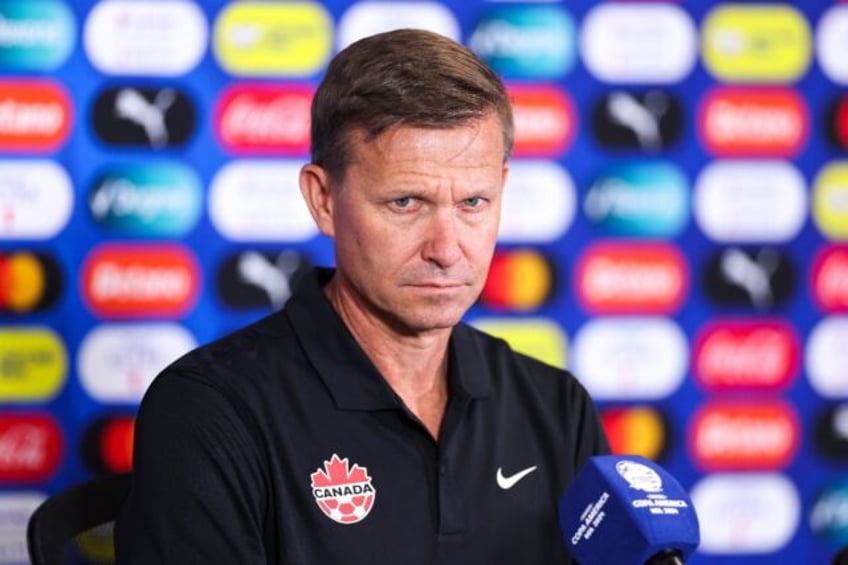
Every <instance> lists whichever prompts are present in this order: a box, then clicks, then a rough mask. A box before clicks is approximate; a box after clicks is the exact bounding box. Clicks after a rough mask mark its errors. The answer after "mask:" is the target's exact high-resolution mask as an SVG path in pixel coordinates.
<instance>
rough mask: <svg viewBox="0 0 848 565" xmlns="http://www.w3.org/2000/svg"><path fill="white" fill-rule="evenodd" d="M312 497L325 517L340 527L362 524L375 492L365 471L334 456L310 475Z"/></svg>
mask: <svg viewBox="0 0 848 565" xmlns="http://www.w3.org/2000/svg"><path fill="white" fill-rule="evenodd" d="M311 478H312V496H314V497H315V502H316V503H318V508H320V509H321V510H322V511H323V512H324V514H326V515H327V516H328V517H330V518H331V519H332V520H334V521H336V522H338V523H339V524H355V523H357V522H360V521H362V520H363V519H364V518H365V517H366V516H368V513H369V512H371V508H372V507H373V506H374V497H375V496H376V495H377V491H376V490H375V489H374V486H373V485H372V484H371V477H370V476H368V469H367V468H365V467H360V466H359V465H357V464H356V463H354V464H353V467H350V466H349V463H348V459H347V457H345V458H344V459H342V458H340V457H339V456H338V455H336V454H335V453H333V456H332V457H331V458H330V460H329V461H324V468H323V469H321V468H320V467H319V468H318V469H316V470H315V472H314V473H312V475H311Z"/></svg>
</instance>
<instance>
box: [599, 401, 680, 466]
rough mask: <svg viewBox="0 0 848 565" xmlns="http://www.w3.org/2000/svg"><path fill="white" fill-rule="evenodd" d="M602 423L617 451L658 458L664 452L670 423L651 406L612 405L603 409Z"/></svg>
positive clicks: (614, 450) (613, 448)
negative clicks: (613, 406)
mask: <svg viewBox="0 0 848 565" xmlns="http://www.w3.org/2000/svg"><path fill="white" fill-rule="evenodd" d="M601 424H602V425H603V427H604V431H605V432H606V434H607V439H608V440H609V443H610V449H612V452H613V453H614V454H617V455H641V456H642V457H646V458H648V459H652V460H657V459H659V458H660V457H661V456H662V455H663V453H664V452H665V448H666V445H667V442H668V439H667V437H666V436H667V432H666V430H667V429H668V425H667V423H666V419H665V417H664V416H663V414H662V413H660V412H659V411H658V410H656V409H654V408H652V407H650V406H647V405H644V406H638V405H637V406H629V407H620V408H609V409H607V410H604V411H602V412H601Z"/></svg>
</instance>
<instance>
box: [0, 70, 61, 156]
mask: <svg viewBox="0 0 848 565" xmlns="http://www.w3.org/2000/svg"><path fill="white" fill-rule="evenodd" d="M72 116H73V108H72V105H71V100H70V98H69V97H68V94H67V93H66V92H65V89H64V88H62V87H61V86H60V85H59V83H57V82H54V81H50V80H46V79H40V80H30V81H22V80H3V81H0V151H10V152H15V151H19V152H27V153H30V152H48V151H52V150H54V149H57V148H58V147H59V146H61V145H62V144H63V143H64V142H65V140H66V139H67V137H68V134H69V133H70V131H71V121H72Z"/></svg>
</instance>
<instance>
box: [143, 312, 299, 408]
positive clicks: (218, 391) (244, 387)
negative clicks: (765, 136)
mask: <svg viewBox="0 0 848 565" xmlns="http://www.w3.org/2000/svg"><path fill="white" fill-rule="evenodd" d="M287 331H288V330H287V322H286V319H285V317H284V316H283V315H281V314H280V313H279V312H277V313H274V314H271V315H270V316H268V317H266V318H263V319H262V320H260V321H258V322H255V323H253V324H251V325H248V326H245V327H244V328H241V329H238V330H236V331H234V332H232V333H230V334H227V335H225V336H223V337H221V338H219V339H217V340H215V341H212V342H209V343H207V344H204V345H201V346H200V347H197V348H195V349H193V350H191V351H189V352H187V353H186V354H185V355H183V356H182V357H180V358H178V359H176V360H175V361H173V362H172V363H171V364H170V365H168V366H167V367H165V369H163V370H162V372H161V373H159V375H157V376H156V378H155V379H154V380H153V382H152V384H151V385H150V387H149V388H148V390H147V392H146V393H145V395H144V398H143V400H142V406H141V408H142V409H143V408H144V407H145V405H150V404H153V403H157V404H158V403H162V404H165V405H168V404H170V403H178V404H179V403H183V402H184V401H185V400H184V399H185V398H186V397H188V396H192V397H198V396H200V397H204V398H206V399H207V400H206V401H207V402H213V401H214V402H215V403H218V404H220V405H229V406H231V407H232V408H233V409H235V410H237V411H251V410H252V409H253V408H252V407H251V406H250V405H251V404H253V403H255V402H257V401H260V399H261V398H263V397H266V396H267V395H268V394H269V392H270V390H271V389H273V387H275V386H279V384H280V383H279V380H280V379H279V375H278V374H277V373H275V370H274V367H276V366H279V365H282V364H284V363H282V362H281V359H282V358H284V357H291V353H290V352H289V351H288V349H289V348H290V347H291V342H292V340H289V339H285V338H284V337H283V336H284V334H285V333H286V332H287Z"/></svg>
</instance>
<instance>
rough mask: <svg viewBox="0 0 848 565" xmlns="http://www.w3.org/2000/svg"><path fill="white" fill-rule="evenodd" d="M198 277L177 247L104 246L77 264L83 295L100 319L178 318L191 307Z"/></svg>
mask: <svg viewBox="0 0 848 565" xmlns="http://www.w3.org/2000/svg"><path fill="white" fill-rule="evenodd" d="M199 273H200V269H199V267H198V265H197V261H196V260H195V258H194V256H193V255H192V254H191V253H190V252H189V251H188V250H187V249H185V248H184V247H181V246H179V245H172V244H161V245H144V246H141V245H120V244H106V245H103V246H101V247H99V248H97V249H95V250H94V251H93V252H92V253H91V254H90V255H89V257H88V259H87V260H86V262H85V264H84V265H83V269H82V287H83V294H84V297H85V299H86V302H87V303H88V305H89V307H90V308H91V310H92V311H93V312H94V313H95V314H97V315H99V316H101V317H106V318H114V317H130V318H147V317H166V318H167V317H179V316H181V315H183V314H185V313H187V312H188V311H189V310H190V309H191V308H192V307H193V306H194V302H195V300H196V299H197V295H198V293H199V290H200V275H199Z"/></svg>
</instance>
